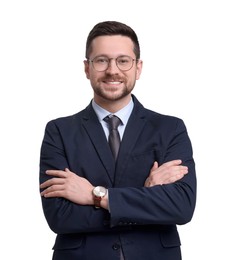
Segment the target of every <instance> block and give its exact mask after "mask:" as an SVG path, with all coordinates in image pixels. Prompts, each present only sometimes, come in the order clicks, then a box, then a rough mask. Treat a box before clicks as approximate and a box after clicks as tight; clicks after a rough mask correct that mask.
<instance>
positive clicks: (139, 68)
mask: <svg viewBox="0 0 233 260" xmlns="http://www.w3.org/2000/svg"><path fill="white" fill-rule="evenodd" d="M142 63H143V62H142V60H139V61H138V62H137V64H136V79H137V80H138V79H139V78H140V75H141V73H142Z"/></svg>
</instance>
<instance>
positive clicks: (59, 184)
mask: <svg viewBox="0 0 233 260" xmlns="http://www.w3.org/2000/svg"><path fill="white" fill-rule="evenodd" d="M46 174H48V175H50V176H54V178H52V179H49V180H47V181H45V182H44V183H42V184H41V185H40V188H41V189H45V190H44V191H42V192H41V196H44V197H45V198H54V197H62V198H65V199H68V200H70V201H72V202H74V203H77V204H80V205H93V204H94V203H93V195H92V190H93V189H94V187H93V186H92V184H91V183H90V182H89V181H88V180H87V179H85V178H82V177H80V176H78V175H77V174H75V173H73V172H71V171H70V170H69V169H67V168H66V169H65V171H61V170H47V171H46Z"/></svg>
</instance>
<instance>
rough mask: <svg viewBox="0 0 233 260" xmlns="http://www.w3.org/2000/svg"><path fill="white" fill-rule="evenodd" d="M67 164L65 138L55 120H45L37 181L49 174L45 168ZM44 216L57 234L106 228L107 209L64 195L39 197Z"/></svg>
mask: <svg viewBox="0 0 233 260" xmlns="http://www.w3.org/2000/svg"><path fill="white" fill-rule="evenodd" d="M66 167H68V168H70V165H69V161H68V159H67V151H66V149H65V146H64V140H63V138H62V134H61V133H60V129H59V127H58V126H57V124H56V121H51V122H49V123H48V124H47V126H46V129H45V134H44V138H43V142H42V146H41V154H40V183H43V182H44V181H46V180H47V179H49V178H52V177H49V176H47V175H46V174H45V171H46V170H48V169H58V170H64V169H65V168H66ZM41 199H42V207H43V212H44V215H45V218H46V220H47V223H48V225H49V227H50V228H51V230H53V231H54V232H55V233H56V234H67V233H82V232H97V231H102V232H103V231H107V230H108V228H109V212H108V211H106V210H104V209H95V208H94V207H93V206H81V205H78V204H75V203H73V202H70V201H68V200H66V199H64V198H44V197H42V198H41Z"/></svg>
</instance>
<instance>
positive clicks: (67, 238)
mask: <svg viewBox="0 0 233 260" xmlns="http://www.w3.org/2000/svg"><path fill="white" fill-rule="evenodd" d="M84 239H85V237H84V236H83V235H77V234H62V235H57V237H56V241H55V244H54V246H53V250H64V249H72V248H73V249H74V248H79V247H81V246H82V245H83V243H84Z"/></svg>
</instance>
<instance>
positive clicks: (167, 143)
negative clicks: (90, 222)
mask: <svg viewBox="0 0 233 260" xmlns="http://www.w3.org/2000/svg"><path fill="white" fill-rule="evenodd" d="M165 129H168V128H167V127H166V128H165ZM165 131H166V130H165ZM169 133H171V134H168V133H165V134H164V137H163V139H164V140H163V144H164V145H163V148H162V149H163V152H162V153H163V155H164V156H163V159H162V161H161V162H160V163H161V164H162V163H164V162H167V161H171V160H175V159H181V160H182V164H183V165H186V166H188V174H187V175H185V176H184V177H183V178H182V179H181V180H179V181H177V182H175V183H172V184H166V185H157V186H153V187H149V188H147V187H142V188H140V187H138V188H135V187H130V188H114V189H109V205H110V212H111V226H112V227H116V226H133V225H150V224H155V225H156V224H158V225H175V224H185V223H187V222H189V221H190V220H191V218H192V216H193V213H194V208H195V204H196V173H195V162H194V159H193V152H192V145H191V142H190V139H189V136H188V133H187V130H186V127H185V125H184V123H183V121H182V120H180V119H177V122H176V124H175V127H174V130H173V129H169Z"/></svg>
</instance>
